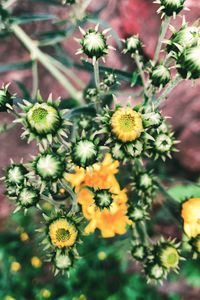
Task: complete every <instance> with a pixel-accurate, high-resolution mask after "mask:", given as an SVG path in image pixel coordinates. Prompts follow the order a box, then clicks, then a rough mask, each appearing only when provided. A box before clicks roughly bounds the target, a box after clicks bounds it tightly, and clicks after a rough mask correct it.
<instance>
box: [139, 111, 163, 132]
mask: <svg viewBox="0 0 200 300" xmlns="http://www.w3.org/2000/svg"><path fill="white" fill-rule="evenodd" d="M162 121H163V116H162V115H161V114H160V112H159V111H151V110H150V111H149V110H147V111H145V112H144V113H143V114H142V122H143V125H144V127H145V128H146V127H152V126H155V127H157V126H159V125H161V123H162Z"/></svg>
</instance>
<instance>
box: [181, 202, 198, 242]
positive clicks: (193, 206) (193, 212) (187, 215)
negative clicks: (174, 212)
mask: <svg viewBox="0 0 200 300" xmlns="http://www.w3.org/2000/svg"><path fill="white" fill-rule="evenodd" d="M181 216H182V218H183V220H184V230H185V233H186V234H187V236H188V237H196V236H197V235H198V234H200V198H191V199H189V200H187V201H186V202H184V203H183V205H182V212H181Z"/></svg>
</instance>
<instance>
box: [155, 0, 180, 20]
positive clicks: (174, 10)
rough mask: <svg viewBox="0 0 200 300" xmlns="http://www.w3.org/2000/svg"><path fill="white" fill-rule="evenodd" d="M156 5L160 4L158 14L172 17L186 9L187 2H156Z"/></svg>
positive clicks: (171, 0)
mask: <svg viewBox="0 0 200 300" xmlns="http://www.w3.org/2000/svg"><path fill="white" fill-rule="evenodd" d="M154 3H158V4H160V8H159V9H158V12H162V13H163V14H164V15H167V16H169V17H170V16H175V15H176V14H178V13H179V12H180V11H181V10H182V9H183V8H184V3H185V0H156V1H155V2H154Z"/></svg>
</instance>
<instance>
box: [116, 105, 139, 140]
mask: <svg viewBox="0 0 200 300" xmlns="http://www.w3.org/2000/svg"><path fill="white" fill-rule="evenodd" d="M111 127H112V131H113V133H114V134H115V135H116V137H117V138H118V139H119V140H120V141H122V142H131V141H134V140H136V139H137V138H138V137H139V136H140V135H141V133H142V131H143V126H142V118H141V115H140V113H138V112H136V111H134V110H133V109H132V108H130V107H125V108H119V109H118V110H116V112H115V113H114V114H113V116H112V118H111Z"/></svg>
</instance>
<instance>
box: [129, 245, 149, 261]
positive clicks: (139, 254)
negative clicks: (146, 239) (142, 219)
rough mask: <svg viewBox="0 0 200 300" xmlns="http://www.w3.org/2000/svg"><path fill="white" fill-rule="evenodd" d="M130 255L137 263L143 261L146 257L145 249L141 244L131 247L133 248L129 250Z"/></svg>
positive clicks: (146, 251)
mask: <svg viewBox="0 0 200 300" xmlns="http://www.w3.org/2000/svg"><path fill="white" fill-rule="evenodd" d="M131 255H132V257H133V258H134V259H135V260H137V261H144V260H145V259H146V258H147V255H148V250H147V247H145V246H143V245H141V244H139V245H133V247H132V249H131Z"/></svg>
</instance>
